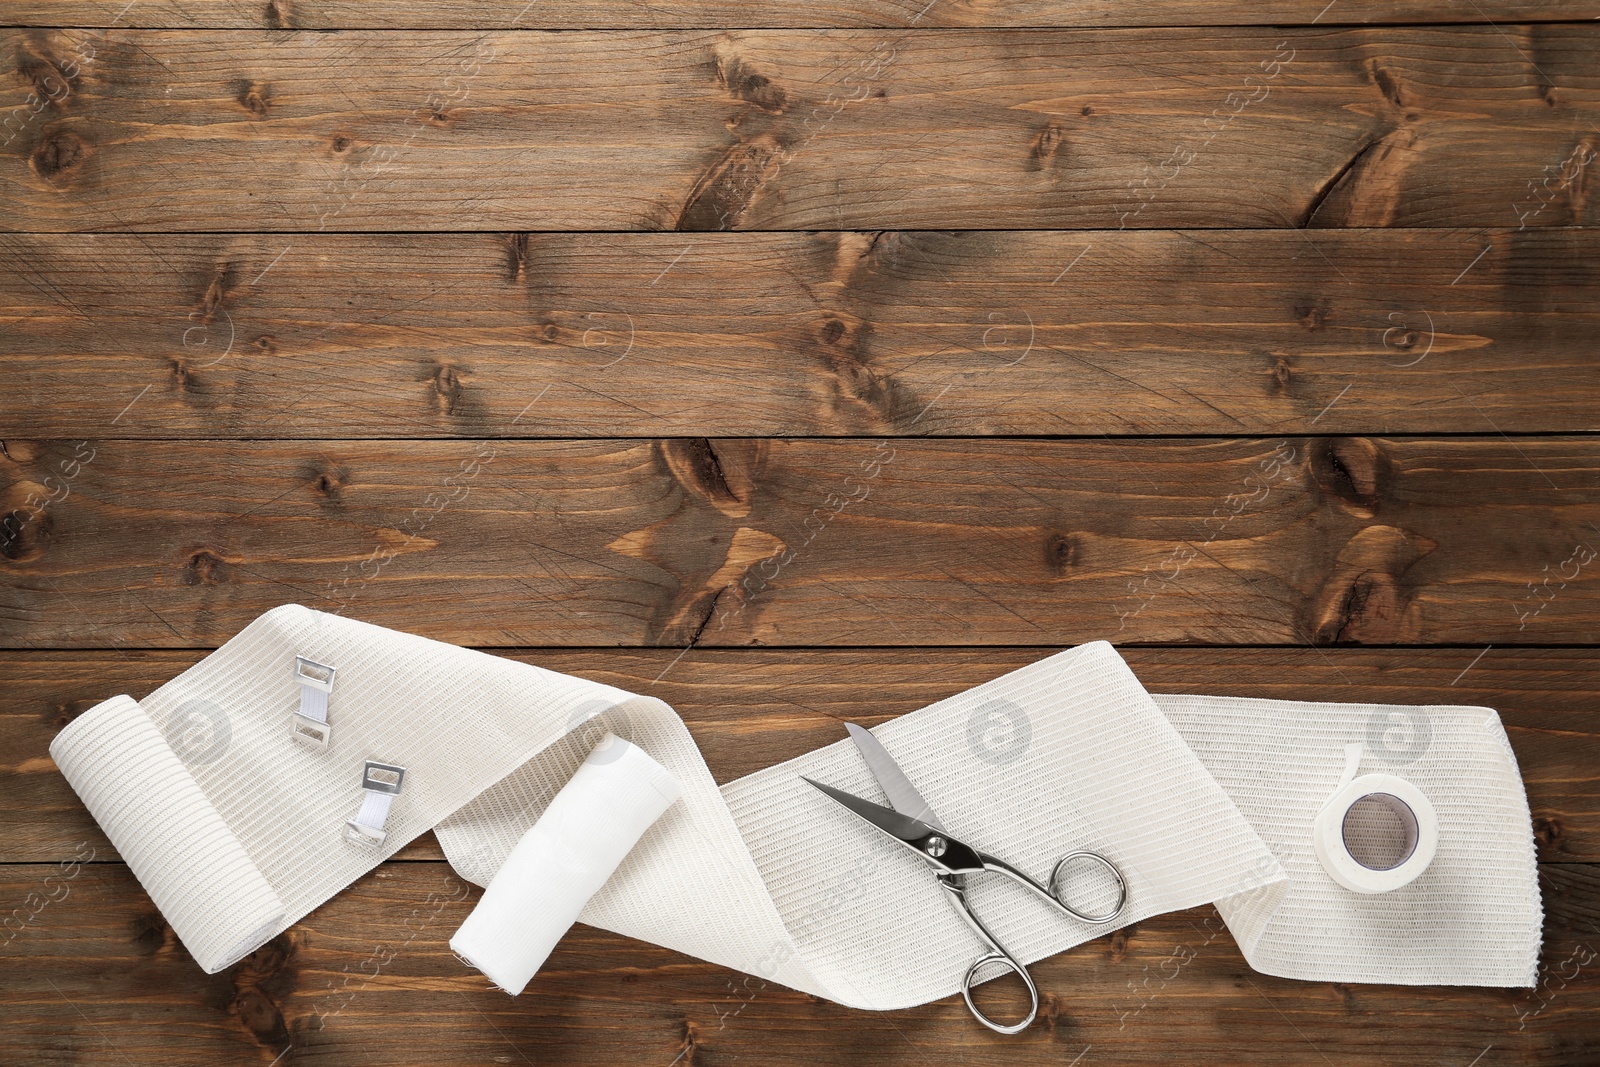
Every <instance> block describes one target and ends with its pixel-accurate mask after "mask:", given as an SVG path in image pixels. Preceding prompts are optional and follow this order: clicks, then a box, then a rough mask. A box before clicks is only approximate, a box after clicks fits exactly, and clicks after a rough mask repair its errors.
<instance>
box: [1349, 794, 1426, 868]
mask: <svg viewBox="0 0 1600 1067" xmlns="http://www.w3.org/2000/svg"><path fill="white" fill-rule="evenodd" d="M1340 832H1341V835H1342V837H1343V838H1344V847H1345V849H1346V850H1347V851H1348V852H1349V853H1350V858H1351V859H1353V860H1355V861H1356V862H1357V863H1359V864H1361V866H1363V867H1365V868H1367V869H1368V870H1369V871H1392V870H1394V869H1395V868H1396V867H1398V866H1400V865H1401V864H1402V863H1404V862H1405V861H1406V860H1408V859H1410V858H1411V854H1412V853H1414V852H1416V850H1417V837H1418V829H1417V815H1416V812H1414V811H1412V810H1411V808H1410V806H1409V805H1407V804H1406V802H1405V801H1403V800H1401V799H1400V798H1399V797H1397V796H1393V795H1391V794H1389V793H1368V794H1367V795H1366V796H1364V797H1361V798H1360V799H1359V800H1357V801H1356V802H1355V803H1354V804H1352V805H1350V810H1349V811H1347V812H1345V813H1344V825H1343V827H1342V828H1341V831H1340Z"/></svg>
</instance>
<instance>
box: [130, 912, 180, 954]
mask: <svg viewBox="0 0 1600 1067" xmlns="http://www.w3.org/2000/svg"><path fill="white" fill-rule="evenodd" d="M171 940H172V928H171V927H170V926H168V925H167V920H166V919H165V918H164V917H163V916H162V914H161V912H160V911H159V910H158V909H156V908H151V909H149V910H148V911H141V912H139V913H138V914H137V915H135V916H134V917H133V918H131V919H129V920H128V941H129V943H130V944H132V945H133V947H134V949H135V951H137V952H138V953H139V954H140V955H143V956H154V955H155V954H156V953H158V952H160V951H161V950H162V949H163V948H165V947H167V945H168V943H169V942H170V941H171Z"/></svg>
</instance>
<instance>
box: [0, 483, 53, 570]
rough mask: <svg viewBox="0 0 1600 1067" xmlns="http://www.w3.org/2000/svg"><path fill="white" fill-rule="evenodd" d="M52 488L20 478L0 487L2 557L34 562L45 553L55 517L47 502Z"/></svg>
mask: <svg viewBox="0 0 1600 1067" xmlns="http://www.w3.org/2000/svg"><path fill="white" fill-rule="evenodd" d="M49 499H50V490H49V489H46V488H45V487H44V486H43V485H40V484H39V483H38V482H35V481H28V480H23V481H16V482H12V483H11V484H10V485H8V486H6V488H5V489H4V490H0V559H4V560H6V561H7V562H9V563H30V562H32V561H33V560H36V559H38V558H39V557H40V556H42V555H44V551H45V547H46V546H47V545H48V544H49V542H50V535H51V533H52V532H53V527H54V519H53V518H52V516H51V512H50V509H49V507H48V505H47V504H46V503H45V502H46V501H48V500H49Z"/></svg>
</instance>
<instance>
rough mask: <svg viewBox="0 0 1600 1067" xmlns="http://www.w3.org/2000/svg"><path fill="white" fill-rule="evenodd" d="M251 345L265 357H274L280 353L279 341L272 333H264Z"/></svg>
mask: <svg viewBox="0 0 1600 1067" xmlns="http://www.w3.org/2000/svg"><path fill="white" fill-rule="evenodd" d="M250 343H251V345H252V346H253V347H254V348H255V350H256V351H257V352H260V353H261V354H262V355H264V356H270V355H274V354H275V353H276V352H277V351H278V339H277V338H276V337H274V336H272V334H270V333H264V334H262V335H261V336H260V337H257V338H256V339H255V340H254V341H252V342H250Z"/></svg>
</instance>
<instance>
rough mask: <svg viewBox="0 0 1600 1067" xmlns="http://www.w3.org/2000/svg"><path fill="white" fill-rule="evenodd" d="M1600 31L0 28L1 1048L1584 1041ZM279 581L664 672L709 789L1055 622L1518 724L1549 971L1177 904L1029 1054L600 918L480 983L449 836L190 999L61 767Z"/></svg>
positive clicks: (1319, 1052)
mask: <svg viewBox="0 0 1600 1067" xmlns="http://www.w3.org/2000/svg"><path fill="white" fill-rule="evenodd" d="M1597 17H1600V5H1597V4H1596V3H1594V2H1592V0H1590V2H1587V3H1586V2H1583V0H1399V2H1396V3H1380V2H1378V0H1334V2H1333V3H1331V4H1330V3H1329V2H1328V0H1294V2H1288V0H1277V2H1274V3H1271V4H1267V5H1247V4H1240V3H1223V2H1220V0H1152V2H1150V3H1144V4H1131V3H1124V4H1110V3H1102V2H1098V0H1097V2H1092V3H1091V2H1085V0H1022V2H1018V3H1012V4H1001V3H992V2H980V0H961V2H954V0H952V2H942V0H936V2H935V3H933V4H928V5H925V0H894V2H890V0H848V2H846V0H828V2H825V3H818V4H812V3H799V2H797V0H755V2H751V3H739V4H731V3H726V2H721V0H719V2H710V0H685V2H682V3H675V4H672V5H664V4H617V3H611V2H607V0H575V2H572V3H561V4H556V3H533V4H527V3H525V2H524V0H512V2H510V3H496V4H492V5H475V4H461V3H454V2H451V3H445V2H443V0H427V2H420V0H408V2H398V0H395V2H383V3H379V2H375V0H332V2H324V3H315V4H313V3H309V2H304V0H135V2H134V3H131V4H128V3H126V0H111V2H101V0H14V2H9V3H6V4H5V5H4V6H3V9H0V826H3V827H4V829H0V915H4V914H5V913H6V911H7V909H10V910H9V918H8V919H6V922H5V925H4V927H3V930H4V932H3V933H0V1011H3V1015H0V1018H3V1019H4V1020H5V1023H6V1026H5V1029H4V1033H3V1034H0V1063H5V1064H7V1065H9V1064H12V1063H16V1064H23V1065H32V1064H67V1063H74V1064H76V1063H90V1062H94V1063H100V1062H111V1063H124V1064H129V1065H137V1067H146V1065H152V1067H153V1065H168V1064H182V1065H187V1064H196V1065H200V1064H204V1065H207V1067H210V1065H215V1064H232V1063H239V1064H258V1065H262V1067H270V1065H273V1064H282V1065H315V1067H349V1065H357V1064H374V1065H376V1064H401V1063H403V1064H413V1063H414V1064H419V1065H420V1064H430V1065H431V1064H450V1065H454V1064H463V1065H465V1064H474V1065H477V1064H491V1063H506V1064H519V1063H537V1064H540V1065H541V1067H543V1065H560V1064H625V1065H656V1067H676V1065H688V1064H698V1065H703V1067H704V1065H715V1064H732V1063H735V1062H741V1061H742V1062H745V1063H751V1062H755V1063H785V1064H788V1063H792V1064H797V1065H798V1064H835V1063H837V1064H844V1063H858V1062H866V1063H879V1062H883V1063H905V1064H908V1065H909V1064H923V1063H930V1062H937V1063H945V1062H966V1063H972V1064H975V1065H988V1064H996V1065H1010V1064H1035V1063H1053V1064H1060V1065H1063V1067H1070V1065H1081V1067H1094V1065H1096V1064H1112V1063H1128V1064H1156V1063H1159V1064H1172V1063H1179V1064H1234V1063H1239V1064H1285V1063H1293V1064H1300V1063H1304V1064H1325V1063H1337V1064H1347V1063H1348V1064H1359V1065H1366V1064H1374V1065H1376V1064H1406V1065H1412V1064H1415V1065H1419V1067H1420V1065H1424V1064H1426V1065H1430V1067H1431V1065H1436V1064H1448V1065H1454V1067H1501V1065H1510V1064H1522V1065H1550V1067H1568V1065H1585V1064H1588V1065H1597V1067H1600V982H1597V980H1596V974H1597V968H1600V866H1597V865H1600V770H1597V768H1600V655H1597V654H1596V649H1597V647H1600V580H1597V575H1600V557H1597V555H1596V553H1597V552H1600V443H1597V442H1596V440H1595V438H1594V437H1593V436H1592V434H1593V432H1594V431H1596V430H1597V429H1600V366H1597V364H1596V355H1595V342H1596V340H1597V338H1600V299H1597V297H1600V267H1597V266H1596V264H1597V263H1600V257H1597V252H1600V247H1597V245H1596V238H1595V237H1594V234H1593V232H1592V230H1591V229H1590V227H1592V226H1593V224H1594V223H1595V221H1596V218H1597V216H1596V212H1597V211H1600V208H1596V206H1595V201H1596V198H1595V196H1594V195H1593V190H1594V182H1595V177H1594V174H1595V164H1596V157H1597V154H1600V26H1597V25H1595V24H1594V20H1595V19H1596V18H1597ZM1384 24H1392V25H1384ZM317 30H324V31H334V32H306V31H317ZM552 30H560V31H565V32H542V31H552ZM341 231H344V232H341ZM358 231H359V232H358ZM660 231H692V232H660ZM705 231H745V232H705ZM753 231H771V232H753ZM779 231H787V232H779ZM287 602H299V603H303V604H306V605H308V606H311V607H317V608H322V609H324V610H331V611H339V612H341V613H343V614H345V615H348V616H352V617H356V618H362V619H366V620H369V621H372V622H376V623H379V624H382V625H387V626H392V627H396V628H400V629H405V630H410V631H413V632H419V633H425V634H427V635H429V636H432V637H436V638H439V639H442V640H447V641H452V642H456V643H461V644H467V645H474V646H478V647H482V648H485V649H487V650H490V651H494V652H496V653H498V654H502V655H509V656H512V657H514V658H517V659H519V660H523V661H526V662H532V663H537V664H540V665H542V666H545V667H549V668H552V669H556V670H561V671H566V672H570V673H573V674H577V675H580V676H583V677H587V678H593V679H596V680H599V681H603V682H606V683H609V684H612V685H616V686H619V687H622V688H624V689H629V690H633V691H638V692H644V693H650V694H652V695H656V696H659V697H661V698H662V699H664V700H666V701H667V702H669V703H670V704H672V705H673V706H674V707H675V708H676V709H677V710H678V711H679V712H680V713H681V714H682V715H683V716H684V718H685V720H686V722H687V723H688V725H689V728H690V730H691V732H692V733H693V734H694V737H695V739H696V741H697V742H698V743H699V744H700V745H701V747H702V749H703V750H704V752H705V755H706V758H707V762H708V764H709V766H710V767H711V770H712V772H713V774H714V775H715V776H716V778H717V779H718V780H719V781H724V782H725V781H729V780H732V779H734V778H737V777H739V776H741V775H744V774H747V773H750V772H752V771H755V770H758V769H760V768H762V767H766V766H770V765H771V764H773V763H775V762H778V761H780V760H783V759H787V758H789V757H792V756H794V755H797V754H799V753H801V752H804V751H807V750H809V749H812V748H815V747H817V746H818V745H821V744H824V743H827V742H830V741H833V740H835V739H836V738H837V737H838V735H839V724H840V722H841V721H842V720H846V719H848V720H852V721H860V722H865V723H875V722H879V721H883V720H884V719H887V718H889V717H892V716H896V715H900V714H904V713H906V712H909V711H912V710H915V709H916V708H918V707H921V706H924V705H926V704H927V703H929V702H932V701H934V700H937V699H940V698H942V697H945V696H948V695H950V694H952V693H955V692H958V691H960V690H962V689H965V688H968V687H970V686H973V685H976V684H979V683H981V682H983V681H986V680H988V679H991V678H993V677H995V676H997V675H999V674H1001V673H1003V672H1005V671H1007V670H1010V669H1013V668H1015V667H1019V666H1022V665H1024V664H1026V663H1029V662H1032V661H1033V660H1035V659H1038V658H1040V657H1042V656H1044V655H1046V654H1048V653H1049V652H1050V651H1054V650H1055V649H1057V648H1059V647H1061V646H1063V645H1068V644H1073V643H1077V642H1082V641H1088V640H1096V639H1106V640H1111V641H1114V642H1116V643H1118V644H1119V645H1121V646H1122V651H1123V654H1124V655H1125V656H1126V658H1127V659H1128V661H1129V662H1130V664H1131V665H1132V666H1133V668H1134V670H1135V671H1136V673H1137V674H1138V675H1139V676H1140V678H1141V679H1143V680H1144V682H1145V683H1146V684H1147V685H1148V686H1149V687H1150V688H1151V690H1152V691H1155V692H1166V693H1182V692H1207V693H1222V694H1235V695H1254V696H1265V697H1281V698H1297V699H1317V700H1349V701H1374V702H1393V703H1402V704H1470V705H1482V706H1486V707H1492V708H1495V709H1497V710H1498V712H1499V713H1500V716H1501V718H1502V720H1503V721H1504V723H1505V725H1506V728H1507V732H1508V735H1509V737H1510V739H1511V743H1512V746H1513V748H1514V750H1515V753H1516V756H1517V758H1518V761H1519V764H1520V767H1521V770H1522V773H1523V776H1524V779H1525V781H1526V783H1527V788H1528V794H1529V801H1530V807H1531V809H1532V814H1533V817H1534V834H1535V841H1536V845H1537V850H1538V858H1539V860H1540V864H1541V867H1540V870H1541V880H1542V887H1543V893H1544V905H1545V911H1546V925H1545V942H1544V946H1543V951H1542V957H1541V966H1540V972H1539V982H1538V985H1537V986H1536V987H1534V988H1531V989H1521V990H1496V989H1473V988H1449V987H1418V988H1407V987H1397V986H1372V985H1347V984H1335V983H1318V982H1297V981H1290V980H1284V979H1278V978H1273V977H1270V976H1267V975H1263V974H1260V973H1257V972H1255V971H1253V970H1251V969H1250V968H1249V967H1248V966H1247V965H1246V964H1245V963H1244V961H1243V959H1242V957H1241V956H1240V954H1239V951H1238V948H1237V947H1236V945H1235V944H1234V941H1233V939H1232V937H1231V936H1230V935H1229V934H1228V933H1227V932H1226V930H1225V928H1224V927H1222V926H1221V924H1220V922H1219V919H1218V917H1217V915H1216V914H1215V912H1214V911H1213V910H1212V909H1210V908H1205V909H1197V910H1194V911H1189V912H1183V913H1178V914H1173V915H1166V916H1161V917H1158V918H1156V919H1153V920H1149V921H1145V922H1141V923H1139V924H1138V925H1137V926H1134V927H1130V928H1128V929H1126V930H1123V931H1119V932H1118V933H1116V934H1114V935H1112V936H1110V937H1108V938H1104V939H1101V940H1099V941H1095V942H1091V943H1089V944H1087V945H1084V946H1081V947H1080V948H1079V949H1077V950H1074V951H1073V952H1069V953H1066V954H1064V955H1062V956H1059V957H1056V958H1054V959H1052V960H1049V961H1046V962H1044V963H1041V964H1039V965H1037V966H1036V967H1035V968H1034V970H1035V973H1036V975H1037V977H1038V979H1039V983H1040V986H1041V989H1042V990H1044V991H1045V992H1046V993H1047V999H1046V1003H1045V1010H1044V1012H1043V1019H1042V1021H1041V1023H1040V1024H1038V1025H1036V1026H1035V1027H1034V1028H1032V1029H1031V1030H1030V1031H1028V1032H1027V1033H1026V1034H1024V1035H1022V1036H1021V1037H1019V1038H1001V1037H998V1036H996V1035H993V1034H991V1033H989V1032H988V1031H985V1030H983V1029H981V1028H980V1027H978V1026H976V1025H975V1024H974V1023H973V1022H972V1020H971V1019H970V1018H969V1017H968V1016H967V1014H966V1010H965V1008H964V1007H963V1005H962V1004H961V1002H960V1000H959V998H953V999H947V1000H944V1001H941V1002H939V1003H936V1004H931V1005H926V1006H924V1007H922V1008H918V1009H915V1010H913V1011H907V1012H895V1013H887V1014H876V1013H865V1012H855V1011H850V1010H847V1009H844V1008H841V1007H838V1006H836V1005H833V1004H830V1003H827V1002H823V1001H820V1000H817V999H816V998H812V997H808V996H804V995H801V994H797V993H794V992H792V991H789V990H785V989H782V988H779V987H776V986H772V985H765V986H763V985H762V983H761V982H760V981H759V980H756V979H749V980H748V981H747V980H745V978H744V977H743V976H741V975H736V974H734V973H732V972H729V971H726V970H724V969H721V968H718V967H715V966H712V965H709V964H706V963H703V962H701V961H698V960H694V959H690V958H688V957H685V956H682V955H679V954H676V953H673V952H670V951H667V950H664V949H661V948H658V947H655V946H652V945H648V944H644V943H641V942H637V941H632V940H629V939H625V938H622V937H619V936H616V935H612V934H608V933H605V932H601V931H596V930H593V929H589V928H586V927H578V928H575V929H574V930H573V931H572V932H571V933H570V934H569V935H568V936H567V938H565V939H564V940H563V942H562V944H561V946H560V947H559V948H558V949H557V952H556V954H555V956H553V957H552V959H551V961H550V963H549V965H548V966H547V968H546V969H545V970H544V971H543V972H542V973H541V975H540V976H539V978H538V980H537V983H536V985H535V987H534V988H533V989H532V990H531V991H530V992H529V993H528V994H526V995H524V996H523V997H521V998H519V999H517V1000H515V1001H513V1000H510V999H509V998H506V997H505V996H504V995H502V994H500V993H497V992H494V991H491V990H488V989H486V988H485V986H486V982H485V980H484V979H483V978H482V977H481V976H480V975H478V974H477V973H476V972H474V971H472V970H470V969H468V968H465V967H463V966H462V965H461V964H460V963H459V962H457V961H456V960H455V959H454V958H453V957H452V956H451V954H450V953H449V950H448V947H447V940H448V938H449V936H450V934H451V933H452V932H453V931H454V929H455V928H456V926H457V925H458V924H459V923H460V921H461V919H462V918H463V917H464V916H465V915H466V913H467V912H468V910H469V909H470V907H471V904H472V902H473V900H475V899H476V896H477V892H478V891H477V890H476V889H472V888H471V887H468V886H466V885H465V884H464V883H462V882H461V881H460V880H459V879H458V878H457V877H456V876H455V875H454V874H453V872H451V870H450V869H449V867H448V866H447V865H446V864H445V863H444V862H443V860H442V853H441V851H440V850H439V848H438V845H437V843H436V842H435V841H434V839H433V837H432V835H424V836H423V837H422V838H420V839H419V840H417V841H415V842H413V843H411V844H410V845H409V846H408V847H407V848H406V849H405V850H404V851H402V852H401V853H400V854H399V855H398V856H396V857H395V858H394V860H393V861H391V862H389V863H386V864H384V865H383V866H381V867H380V868H379V869H378V870H376V871H375V872H373V873H372V874H371V875H370V876H368V877H367V878H364V879H362V880H361V881H360V882H358V883H357V884H356V885H355V886H353V887H351V888H350V889H349V890H348V891H346V892H344V893H342V894H340V895H338V896H337V897H335V898H334V899H333V900H332V901H330V902H329V903H328V904H326V905H325V906H323V907H321V908H319V909H317V910H316V911H315V912H313V913H312V914H311V915H310V916H308V917H307V918H306V919H305V920H304V921H302V922H300V923H298V924H296V925H295V926H294V927H293V928H291V929H290V930H289V931H288V932H287V933H285V934H284V935H282V936H281V937H279V938H277V939H275V940H274V941H273V942H271V943H270V944H269V945H268V946H266V947H265V948H263V949H262V950H261V951H259V952H257V953H255V954H253V955H252V956H250V957H249V958H248V959H246V960H245V961H243V962H242V963H240V964H239V965H237V966H235V967H231V968H228V969H227V970H225V971H223V972H222V973H219V974H216V975H210V976H207V975H204V974H202V973H201V972H200V970H199V968H198V967H196V966H195V965H194V963H193V961H192V960H191V959H190V957H189V955H188V953H187V952H186V951H185V949H184V948H183V946H182V945H181V944H180V943H179V942H178V941H177V939H176V938H175V936H174V935H173V932H172V930H171V929H170V927H168V926H167V924H166V922H165V920H164V919H163V918H162V916H161V915H160V913H159V912H158V911H157V910H156V909H155V908H154V906H153V905H152V904H151V902H150V900H149V898H148V897H147V896H146V895H145V893H144V892H143V891H142V890H141V889H140V887H139V886H138V884H137V883H136V881H135V880H134V879H133V878H132V876H131V875H130V873H129V872H128V870H127V868H126V867H125V866H124V865H123V864H122V862H121V861H120V858H119V857H118V854H117V852H116V850H115V848H114V847H113V846H112V845H111V843H110V842H109V841H108V840H106V838H105V837H104V836H103V835H102V834H101V832H100V831H99V829H98V828H97V827H96V825H95V824H94V822H93V820H92V819H91V818H90V816H89V815H88V813H87V812H86V811H85V810H84V808H83V806H82V805H81V803H80V802H79V801H78V800H77V798H76V796H75V795H74V794H73V793H72V791H71V789H70V787H69V786H68V785H67V784H66V781H65V779H64V778H62V776H61V775H60V774H59V772H58V771H57V770H56V768H55V766H54V764H53V763H52V761H51V760H50V757H49V753H48V745H49V742H50V739H51V738H52V737H53V736H54V735H55V733H56V731H58V730H59V729H60V728H61V727H62V726H63V725H64V724H65V723H67V722H68V721H70V720H71V718H72V717H73V716H75V715H77V714H79V713H81V712H82V711H84V710H85V709H87V708H88V707H90V706H92V705H93V704H95V703H96V702H98V701H99V700H102V699H104V698H105V697H108V696H111V695H114V694H118V693H131V694H133V695H134V696H141V695H143V694H144V693H147V692H149V691H150V690H152V689H154V688H155V687H157V686H159V685H160V684H161V683H163V682H164V681H166V680H167V679H169V678H170V677H172V676H173V675H174V674H176V673H177V672H179V671H181V670H183V669H184V668H185V667H187V666H189V665H190V664H192V663H194V662H195V661H196V660H198V659H199V658H200V657H201V656H203V655H204V654H205V651H206V650H208V649H211V648H214V647H216V646H217V645H218V644H219V643H221V642H222V641H224V640H226V639H227V638H228V637H230V636H232V635H233V634H234V633H235V632H237V631H238V630H239V629H240V628H241V627H242V626H243V625H245V624H246V623H247V622H248V621H250V620H251V619H252V618H254V617H255V616H257V615H258V614H260V613H261V612H262V611H265V610H267V609H268V608H270V607H273V606H275V605H277V604H282V603H287Z"/></svg>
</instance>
